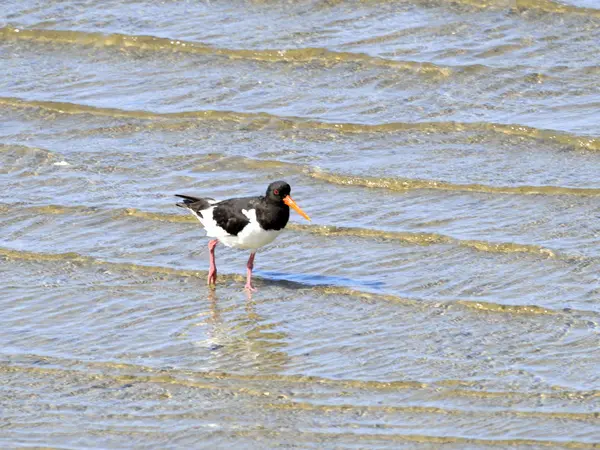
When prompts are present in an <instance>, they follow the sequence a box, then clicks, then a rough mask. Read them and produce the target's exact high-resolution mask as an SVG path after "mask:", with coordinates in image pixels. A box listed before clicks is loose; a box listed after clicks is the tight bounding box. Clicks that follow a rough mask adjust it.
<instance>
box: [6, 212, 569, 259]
mask: <svg viewBox="0 0 600 450" xmlns="http://www.w3.org/2000/svg"><path fill="white" fill-rule="evenodd" d="M9 210H13V211H15V210H21V211H28V212H30V213H31V214H35V215H45V214H48V215H54V214H92V213H96V212H102V210H100V209H98V208H91V207H84V206H62V205H45V206H33V207H32V206H29V207H21V206H18V205H15V204H12V205H11V204H0V211H2V212H8V211H9ZM109 211H110V212H111V214H112V216H113V217H114V218H122V217H137V218H141V219H144V220H155V221H159V222H169V223H190V224H191V223H193V224H197V223H198V222H197V219H196V218H195V217H193V216H192V215H191V214H166V213H159V212H150V211H142V210H139V209H136V208H123V209H113V210H109ZM287 229H289V230H292V231H296V232H300V233H310V234H315V235H319V236H351V237H359V238H364V239H379V240H386V241H398V242H401V243H404V244H409V245H421V246H427V245H439V244H448V245H456V246H459V247H465V248H469V249H472V250H477V251H481V252H488V253H528V254H532V255H538V256H542V257H544V258H557V259H566V260H571V259H575V258H574V257H568V256H566V255H562V254H558V253H557V252H555V251H554V250H552V249H549V248H546V247H542V246H539V245H533V244H519V243H514V242H490V241H483V240H470V239H457V238H454V237H450V236H446V235H443V234H439V233H419V232H408V231H384V230H375V229H371V228H359V227H339V226H333V225H301V224H295V223H290V224H288V226H287Z"/></svg>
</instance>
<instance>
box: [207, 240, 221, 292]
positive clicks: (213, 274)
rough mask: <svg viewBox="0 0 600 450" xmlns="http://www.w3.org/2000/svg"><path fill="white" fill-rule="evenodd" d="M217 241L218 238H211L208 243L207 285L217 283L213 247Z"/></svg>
mask: <svg viewBox="0 0 600 450" xmlns="http://www.w3.org/2000/svg"><path fill="white" fill-rule="evenodd" d="M218 243H219V241H218V239H213V240H212V241H210V242H209V243H208V251H209V252H210V267H209V269H208V280H207V283H208V284H209V285H211V284H212V285H215V284H217V264H216V263H215V247H216V246H217V244H218Z"/></svg>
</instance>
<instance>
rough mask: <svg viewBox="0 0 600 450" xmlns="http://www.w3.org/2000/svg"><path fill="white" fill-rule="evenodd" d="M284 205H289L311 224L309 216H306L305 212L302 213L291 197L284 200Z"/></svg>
mask: <svg viewBox="0 0 600 450" xmlns="http://www.w3.org/2000/svg"><path fill="white" fill-rule="evenodd" d="M283 203H285V204H286V205H288V206H289V207H290V208H292V209H293V210H294V211H296V212H297V213H298V214H300V215H301V216H302V217H304V218H305V219H306V220H308V221H309V222H310V217H308V214H306V213H305V212H304V211H302V210H301V209H300V207H299V206H298V205H296V202H295V201H294V200H292V197H290V196H289V195H286V196H285V198H284V199H283Z"/></svg>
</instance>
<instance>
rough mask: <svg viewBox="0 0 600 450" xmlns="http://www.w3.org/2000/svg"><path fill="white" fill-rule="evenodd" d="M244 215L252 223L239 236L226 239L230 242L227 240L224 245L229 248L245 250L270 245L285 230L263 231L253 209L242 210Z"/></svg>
mask: <svg viewBox="0 0 600 450" xmlns="http://www.w3.org/2000/svg"><path fill="white" fill-rule="evenodd" d="M242 213H243V214H244V215H245V216H246V217H247V218H248V219H249V220H250V223H249V224H248V225H246V226H245V227H244V229H243V230H242V231H240V232H239V233H238V235H237V236H231V237H229V238H226V239H228V240H229V241H230V243H227V242H226V241H225V240H224V241H223V244H225V245H227V246H228V247H234V248H244V249H257V248H259V247H262V246H264V245H267V244H270V243H271V242H273V240H274V239H275V238H276V237H277V236H279V233H281V232H282V231H283V230H263V229H262V228H261V227H260V225H259V223H258V220H256V210H255V209H251V210H250V211H246V210H245V209H243V210H242Z"/></svg>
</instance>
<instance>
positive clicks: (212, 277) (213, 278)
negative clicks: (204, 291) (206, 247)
mask: <svg viewBox="0 0 600 450" xmlns="http://www.w3.org/2000/svg"><path fill="white" fill-rule="evenodd" d="M206 283H207V284H208V285H209V286H213V287H214V286H215V285H216V284H217V271H216V269H215V270H211V271H209V272H208V278H207V280H206Z"/></svg>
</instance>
